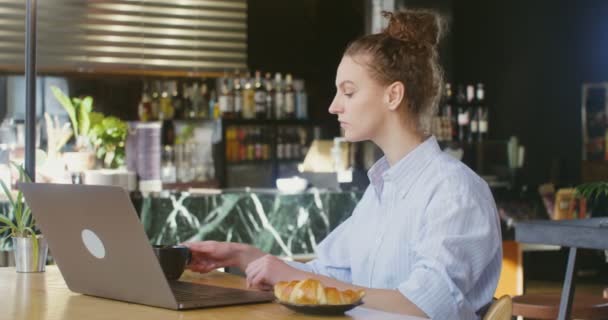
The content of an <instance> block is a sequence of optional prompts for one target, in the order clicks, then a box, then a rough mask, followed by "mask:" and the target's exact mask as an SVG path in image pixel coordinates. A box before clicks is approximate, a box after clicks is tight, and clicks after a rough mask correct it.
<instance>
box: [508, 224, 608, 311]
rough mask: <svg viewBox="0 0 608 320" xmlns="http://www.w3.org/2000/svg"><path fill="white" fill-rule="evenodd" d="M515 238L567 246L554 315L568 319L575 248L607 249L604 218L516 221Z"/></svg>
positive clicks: (572, 290) (570, 306) (573, 276)
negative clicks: (559, 298) (560, 287)
mask: <svg viewBox="0 0 608 320" xmlns="http://www.w3.org/2000/svg"><path fill="white" fill-rule="evenodd" d="M515 240H517V241H519V242H525V243H542V244H550V245H558V246H563V247H569V248H570V252H569V254H568V265H567V266H566V275H565V277H564V286H563V288H562V296H561V301H560V306H559V315H558V319H560V320H561V319H570V313H571V309H572V299H573V297H574V288H575V282H574V280H575V279H574V278H575V275H576V254H577V249H578V248H586V249H599V250H604V249H608V218H591V219H580V220H559V221H547V220H542V221H541V220H537V221H525V222H518V223H517V224H516V225H515Z"/></svg>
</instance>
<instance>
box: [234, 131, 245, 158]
mask: <svg viewBox="0 0 608 320" xmlns="http://www.w3.org/2000/svg"><path fill="white" fill-rule="evenodd" d="M237 135H238V142H239V154H238V158H237V160H236V161H237V162H238V161H243V160H245V159H247V145H246V144H245V129H243V128H239V129H238V133H237Z"/></svg>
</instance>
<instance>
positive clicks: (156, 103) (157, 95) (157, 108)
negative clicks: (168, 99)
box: [150, 81, 161, 120]
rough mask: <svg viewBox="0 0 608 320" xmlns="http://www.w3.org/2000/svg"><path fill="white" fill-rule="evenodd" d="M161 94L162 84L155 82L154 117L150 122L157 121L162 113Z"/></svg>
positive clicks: (153, 90)
mask: <svg viewBox="0 0 608 320" xmlns="http://www.w3.org/2000/svg"><path fill="white" fill-rule="evenodd" d="M160 93H161V82H160V81H154V82H153V85H152V101H151V105H152V117H151V118H150V120H157V119H158V115H159V113H160Z"/></svg>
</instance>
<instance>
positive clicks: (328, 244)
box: [187, 11, 502, 319]
mask: <svg viewBox="0 0 608 320" xmlns="http://www.w3.org/2000/svg"><path fill="white" fill-rule="evenodd" d="M385 16H386V17H388V19H389V25H388V27H387V28H386V30H384V31H383V32H382V33H379V34H373V35H368V36H364V37H362V38H360V39H358V40H356V41H354V42H353V43H352V44H350V45H349V47H348V48H347V50H346V52H345V53H344V56H343V58H342V61H341V62H340V65H339V67H338V71H337V75H336V87H337V93H336V96H335V98H334V100H333V102H332V104H331V106H330V107H329V112H330V113H332V114H335V115H337V116H338V121H339V122H340V125H341V127H342V128H343V129H344V135H345V137H346V139H347V140H349V141H362V140H371V141H373V142H374V143H376V144H377V145H378V146H379V147H380V148H381V149H382V151H383V152H384V155H385V156H384V157H383V158H382V159H380V160H379V161H378V162H377V163H376V164H374V166H373V167H372V168H371V169H370V170H369V173H368V175H369V178H370V182H371V183H370V186H369V187H368V188H367V190H366V191H365V194H364V195H363V198H362V199H361V201H360V203H359V204H358V205H357V207H356V208H355V210H354V212H353V214H352V216H351V217H350V218H349V219H347V220H346V221H345V222H344V223H342V224H341V225H340V226H338V227H337V228H336V229H335V230H334V231H333V232H331V233H330V234H329V235H328V236H327V237H326V238H325V239H324V240H323V241H322V242H321V243H320V244H319V246H318V248H317V249H316V256H317V258H316V259H315V260H313V261H311V262H310V263H307V264H302V263H296V262H284V261H282V260H280V259H278V258H276V257H274V256H271V255H267V254H265V253H264V252H261V251H260V250H258V249H256V248H254V247H251V246H249V245H245V244H238V243H221V242H210V241H208V242H198V243H189V244H187V245H188V246H189V247H190V248H191V250H192V252H193V255H194V259H193V262H192V264H191V265H190V266H189V267H190V269H192V270H195V271H199V272H208V271H210V270H213V269H215V268H218V267H223V266H238V267H239V268H241V269H242V270H244V271H245V273H246V274H247V283H248V285H249V286H251V287H256V288H260V289H264V290H269V289H271V288H272V285H273V284H275V283H276V282H278V281H286V280H297V279H305V278H316V279H319V280H321V281H322V282H323V283H324V284H325V285H328V286H335V287H338V288H340V289H347V288H350V289H354V288H356V289H364V290H365V291H366V297H365V303H366V306H368V307H374V308H379V309H384V310H388V311H393V312H400V313H406V314H411V315H418V316H425V317H430V318H433V319H475V318H478V317H479V316H478V312H479V310H481V309H482V308H483V307H484V306H485V305H486V304H487V303H489V302H490V301H491V300H492V297H493V294H494V290H495V288H496V284H497V281H498V277H499V274H500V266H501V259H502V249H501V235H500V225H499V221H498V216H497V213H496V207H495V204H494V200H493V198H492V194H491V193H490V190H489V188H488V186H487V184H486V183H485V182H484V181H483V180H482V179H480V178H479V177H478V176H477V175H476V174H475V173H474V172H472V171H471V170H470V169H468V168H467V167H466V166H465V165H463V164H462V163H461V162H459V161H457V160H455V159H453V158H451V157H450V156H449V155H447V154H445V153H443V152H441V150H440V148H439V146H438V144H437V141H436V140H435V138H434V137H432V136H431V137H428V136H427V135H426V133H425V132H426V129H427V127H428V123H429V122H430V121H429V120H430V117H431V115H432V114H433V113H434V112H435V110H436V108H437V104H438V100H439V97H440V92H441V81H442V79H441V70H440V68H439V65H438V63H437V48H436V46H437V44H438V41H439V38H440V31H441V24H440V20H439V18H438V17H437V16H436V15H435V14H434V13H431V12H426V11H404V12H398V13H394V14H391V13H385Z"/></svg>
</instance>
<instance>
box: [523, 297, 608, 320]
mask: <svg viewBox="0 0 608 320" xmlns="http://www.w3.org/2000/svg"><path fill="white" fill-rule="evenodd" d="M560 298H561V295H560V294H558V293H555V294H553V293H548V294H524V295H521V296H515V297H513V315H514V316H520V317H524V318H533V319H556V318H557V316H558V313H559V302H560ZM572 318H574V319H608V300H606V299H604V298H603V297H602V296H601V295H592V294H584V293H581V294H578V293H577V294H575V295H574V301H573V302H572Z"/></svg>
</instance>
